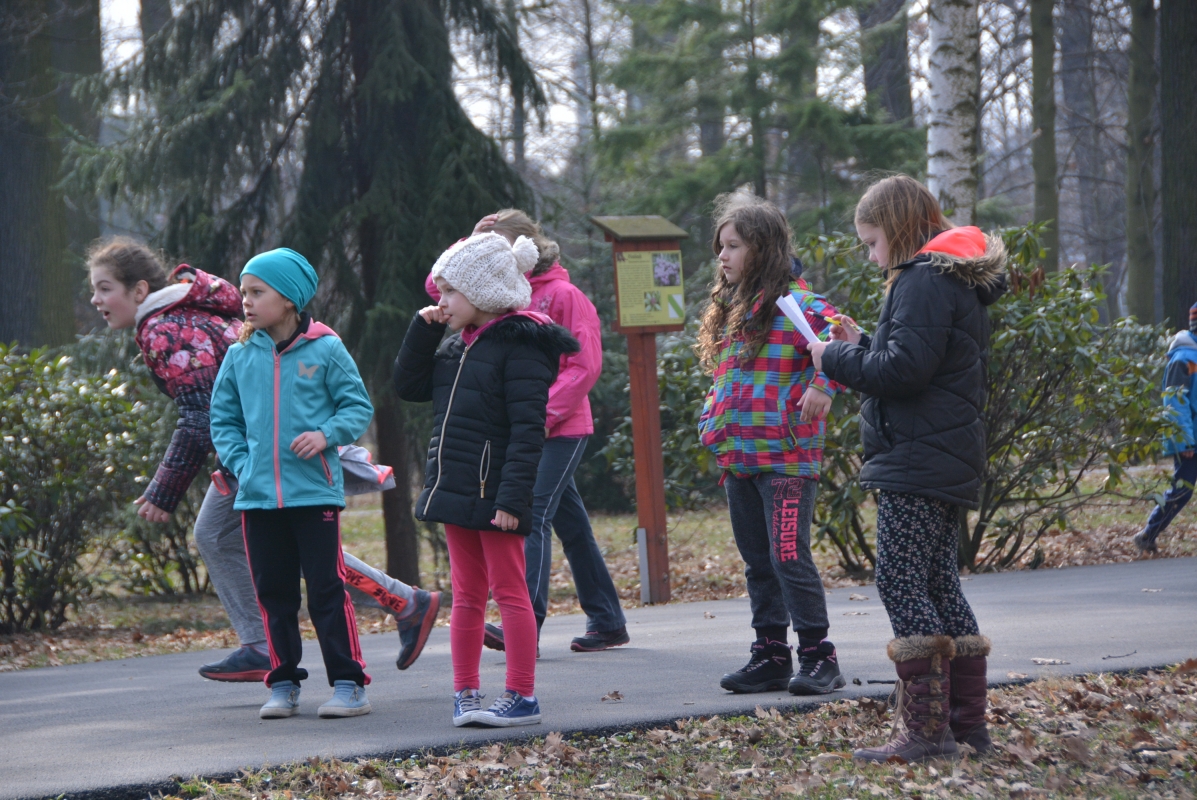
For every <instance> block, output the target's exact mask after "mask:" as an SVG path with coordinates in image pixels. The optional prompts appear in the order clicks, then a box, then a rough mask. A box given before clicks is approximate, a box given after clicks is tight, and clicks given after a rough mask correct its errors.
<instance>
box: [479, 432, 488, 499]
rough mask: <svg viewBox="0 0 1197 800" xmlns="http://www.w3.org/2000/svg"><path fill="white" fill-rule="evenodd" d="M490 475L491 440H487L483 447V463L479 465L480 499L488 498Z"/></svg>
mask: <svg viewBox="0 0 1197 800" xmlns="http://www.w3.org/2000/svg"><path fill="white" fill-rule="evenodd" d="M488 475H490V439H487V440H486V444H485V445H483V446H482V461H481V462H479V464H478V483H479V484H480V485H481V488H480V489H479V490H478V496H479V497H486V478H487V476H488Z"/></svg>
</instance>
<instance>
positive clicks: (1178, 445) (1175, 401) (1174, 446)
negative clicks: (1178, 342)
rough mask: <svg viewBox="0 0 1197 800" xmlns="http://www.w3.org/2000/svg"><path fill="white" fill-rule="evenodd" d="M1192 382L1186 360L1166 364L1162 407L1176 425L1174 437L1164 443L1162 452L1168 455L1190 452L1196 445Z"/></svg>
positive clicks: (1175, 360) (1174, 360) (1176, 360)
mask: <svg viewBox="0 0 1197 800" xmlns="http://www.w3.org/2000/svg"><path fill="white" fill-rule="evenodd" d="M1192 382H1193V375H1192V374H1191V373H1190V372H1189V362H1188V361H1187V360H1185V359H1179V358H1178V359H1173V360H1172V361H1170V362H1169V363H1168V367H1167V369H1166V370H1165V372H1164V405H1165V407H1167V408H1168V410H1169V411H1170V412H1171V413H1170V414H1169V416H1170V417H1171V418H1172V421H1173V422H1174V423H1175V424H1176V428H1175V435H1173V436H1169V437H1168V438H1167V440H1166V441H1165V443H1164V452H1166V453H1167V454H1169V455H1175V454H1176V453H1183V452H1184V451H1185V450H1192V449H1193V448H1194V446H1195V443H1197V437H1195V436H1194V431H1193V398H1192V396H1191V394H1192Z"/></svg>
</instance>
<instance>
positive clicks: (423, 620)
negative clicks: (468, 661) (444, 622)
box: [395, 586, 441, 669]
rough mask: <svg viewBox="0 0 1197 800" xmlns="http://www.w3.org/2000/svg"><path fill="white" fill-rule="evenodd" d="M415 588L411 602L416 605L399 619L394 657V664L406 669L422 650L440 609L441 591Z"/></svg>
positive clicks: (414, 661)
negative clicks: (397, 641)
mask: <svg viewBox="0 0 1197 800" xmlns="http://www.w3.org/2000/svg"><path fill="white" fill-rule="evenodd" d="M412 588H413V589H415V596H414V597H413V598H412V602H414V603H415V605H416V607H415V609H413V610H412V612H411V614H409V615H408V616H406V617H404V618H403V619H401V620H399V657H398V658H396V659H395V666H396V667H398V668H399V669H407V668H408V667H410V666H411V665H412V664H414V663H416V659H417V658H419V657H420V653H422V652H424V643H425V642H427V641H428V634H429V633H430V632H431V631H432V626H433V625H435V624H436V615H437V612H439V611H440V610H441V593H440V592H426V591H424V590H423V589H420V588H419V587H415V586H413V587H412Z"/></svg>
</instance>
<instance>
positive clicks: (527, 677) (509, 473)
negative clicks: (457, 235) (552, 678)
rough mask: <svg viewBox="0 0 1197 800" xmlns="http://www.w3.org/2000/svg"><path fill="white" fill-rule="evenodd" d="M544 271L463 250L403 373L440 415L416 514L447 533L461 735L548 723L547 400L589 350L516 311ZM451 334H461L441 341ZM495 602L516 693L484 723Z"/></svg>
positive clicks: (498, 243)
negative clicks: (541, 578)
mask: <svg viewBox="0 0 1197 800" xmlns="http://www.w3.org/2000/svg"><path fill="white" fill-rule="evenodd" d="M536 259H537V250H536V246H535V245H534V244H533V243H532V242H531V240H529V239H527V238H525V237H523V236H521V237H519V238H518V239H516V241H515V244H514V245H512V244H510V243H509V242H508V241H507V240H506V239H505V238H504V237H502V236H500V235H498V234H495V233H483V234H479V235H477V236H472V237H470V238H469V239H465V240H463V241H461V242H458V243H457V244H455V245H453V247H451V248H449V250H447V251H446V252H445V253H444V255H442V256H441V257H440V259H438V260H437V263H436V266H434V267H433V269H432V276H433V278H434V279H435V280H436V285H437V288H438V289H439V290H440V292H441V299H440V303H439V304H438V305H435V306H429V307H427V308H425V309H422V310H421V311H420V313H419V314H418V315H417V316H416V318H415V319H414V320H412V323H411V327H410V328H408V331H407V336H406V337H405V338H404V340H403V347H402V349H400V351H399V357H398V359H397V360H396V362H395V390H396V391H397V392H398V394H399V396H400V397H401V398H403V399H404V400H409V401H414V402H427V401H429V400H431V401H432V402H433V405H434V410H435V419H434V423H433V432H432V442H431V443H430V444H429V447H428V467H427V475H426V478H425V482H424V490H423V491H422V492H421V493H420V497H419V499H418V500H417V501H416V509H415V511H416V517H417V518H418V519H421V520H427V521H433V522H442V523H444V525H445V540H446V543H447V544H448V547H449V566H450V579H451V581H452V584H453V614H452V617H451V620H450V624H449V638H450V643H451V646H452V652H453V684H454V686H453V688H454V691H455V693H456V703H455V706H454V712H453V724H454V725H458V726H460V725H470V724H480V725H491V726H496V727H508V726H512V725H532V724H535V723H538V722H540V706H539V704H538V703H537V701H536V695H535V692H534V688H535V686H534V684H535V678H536V618H535V616H534V615H533V612H532V603H531V600H530V599H529V596H528V589H527V586H526V585H525V579H524V575H525V569H524V537H525V536H527V535H528V534H529V533H530V532H531V530H532V513H531V512H532V489H533V486H534V485H535V482H536V471H537V467H538V465H539V463H540V453H541V449H542V447H543V446H544V438H545V417H546V413H545V406H546V404H547V403H548V397H549V387H550V386H551V385H552V384H553V381H555V380H556V378H557V366H558V364H559V363H560V360H561V356H562V355H566V354H571V353H576V352H578V349H579V347H578V342H577V340H576V339H574V338H573V336H571V335H570V333H569V331H568V330H566V329H565V328H563V327H561V326H560V325H554V324H552V321H551V320H550V319H549V318H548V317H546V316H544V315H543V314H536V313H533V312H525V311H519V310H518V309H522V308H525V307H526V306H527V305H528V302H529V299H530V297H531V293H532V289H531V286H530V285H529V284H528V281H527V279H526V278H525V277H524V275H523V273H525V272H528V271H529V270H531V269H532V268H533V267H534V266H535V265H536ZM446 326H447V327H449V328H451V329H452V330H453V331H454V333H453V335H452V336H450V337H449V338H447V339H445V340H444V341H441V339H442V337H443V336H444V333H445V328H446ZM488 591H489V593H491V594H493V595H494V598H495V602H496V603H497V604H498V606H499V611H500V613H501V614H502V616H503V631H504V639H505V643H506V651H507V685H506V687H505V689H506V690H505V691H504V692H503V694H501V695H500V696H499V698H498V699H497V700H496V701H495V702H494V703H493V704H492V705H491V706H490V708H489V709H487V710H485V711H484V710H483V709H482V703H481V697H482V696H481V695H480V694H479V692H478V690H479V688H480V680H479V675H478V663H479V660H480V659H481V656H482V638H483V624H484V622H485V610H486V598H487V594H488Z"/></svg>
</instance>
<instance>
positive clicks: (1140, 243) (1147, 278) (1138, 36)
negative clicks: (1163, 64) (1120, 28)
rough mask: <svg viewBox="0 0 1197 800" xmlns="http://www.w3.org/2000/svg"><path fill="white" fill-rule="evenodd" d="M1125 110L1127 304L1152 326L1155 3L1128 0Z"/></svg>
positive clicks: (1153, 293)
mask: <svg viewBox="0 0 1197 800" xmlns="http://www.w3.org/2000/svg"><path fill="white" fill-rule="evenodd" d="M1128 6H1129V10H1130V18H1131V19H1130V43H1129V45H1128V47H1127V50H1128V53H1129V60H1130V74H1129V76H1128V77H1127V88H1126V94H1127V111H1126V145H1127V151H1126V271H1127V286H1126V304H1127V308H1126V310H1127V312H1128V313H1130V314H1133V315H1134V316H1136V317H1138V318H1139V321H1140V322H1154V321H1155V320H1156V319H1157V316H1156V308H1155V266H1156V258H1155V255H1156V254H1155V235H1154V230H1153V228H1154V225H1153V224H1152V222H1153V219H1154V217H1155V201H1156V194H1155V152H1154V145H1155V142H1154V138H1155V131H1154V130H1153V128H1154V125H1153V119H1152V118H1153V115H1154V111H1153V109H1154V106H1155V92H1156V81H1157V77H1158V76H1157V75H1156V69H1155V37H1156V12H1155V0H1129V2H1128Z"/></svg>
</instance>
